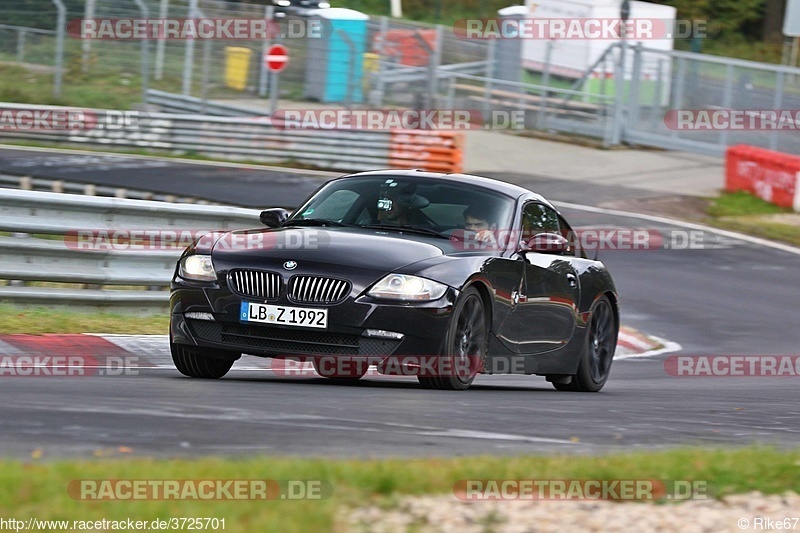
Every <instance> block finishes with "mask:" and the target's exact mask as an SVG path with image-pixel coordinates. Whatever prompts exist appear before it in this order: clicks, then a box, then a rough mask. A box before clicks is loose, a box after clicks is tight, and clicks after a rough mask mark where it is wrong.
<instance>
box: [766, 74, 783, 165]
mask: <svg viewBox="0 0 800 533" xmlns="http://www.w3.org/2000/svg"><path fill="white" fill-rule="evenodd" d="M784 80H785V76H784V74H783V72H778V73H777V75H776V78H775V96H774V97H773V99H772V109H775V110H778V109H780V108H781V106H782V105H783V83H784ZM769 149H770V150H777V149H778V130H777V129H774V130H772V132H770V134H769Z"/></svg>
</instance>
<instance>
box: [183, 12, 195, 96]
mask: <svg viewBox="0 0 800 533" xmlns="http://www.w3.org/2000/svg"><path fill="white" fill-rule="evenodd" d="M196 15H197V0H189V18H192V17H195V16H196ZM193 64H194V39H187V40H186V51H185V53H184V56H183V90H182V93H183V95H184V96H191V94H192V66H193Z"/></svg>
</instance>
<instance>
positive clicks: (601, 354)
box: [553, 296, 619, 392]
mask: <svg viewBox="0 0 800 533" xmlns="http://www.w3.org/2000/svg"><path fill="white" fill-rule="evenodd" d="M618 333H619V326H618V325H617V321H616V319H615V318H614V310H613V308H612V307H611V302H610V301H609V300H608V297H606V296H602V297H601V298H600V299H598V300H597V303H596V304H595V306H594V309H593V310H592V318H591V319H590V321H589V330H588V331H587V335H586V345H585V346H584V349H583V354H582V355H581V360H580V363H579V364H578V372H577V373H576V374H575V375H574V376H572V382H571V383H569V384H563V383H553V386H554V387H555V388H556V389H558V390H560V391H575V392H598V391H599V390H600V389H602V388H603V385H605V384H606V381H607V380H608V376H609V373H610V372H611V363H613V362H614V351H615V350H616V348H617V334H618Z"/></svg>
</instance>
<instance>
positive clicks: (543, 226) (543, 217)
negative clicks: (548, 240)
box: [522, 202, 561, 241]
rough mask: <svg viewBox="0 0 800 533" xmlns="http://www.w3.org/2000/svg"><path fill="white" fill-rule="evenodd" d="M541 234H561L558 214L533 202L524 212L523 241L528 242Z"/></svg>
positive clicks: (526, 206) (527, 205)
mask: <svg viewBox="0 0 800 533" xmlns="http://www.w3.org/2000/svg"><path fill="white" fill-rule="evenodd" d="M539 233H561V230H560V227H559V224H558V214H557V213H556V212H555V211H553V210H552V209H550V208H549V207H547V206H544V205H542V204H537V203H535V202H531V203H528V204H526V205H525V207H524V208H523V210H522V239H523V240H525V241H528V240H530V238H531V237H533V236H535V235H538V234H539Z"/></svg>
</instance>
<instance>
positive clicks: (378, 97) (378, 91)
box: [372, 16, 389, 107]
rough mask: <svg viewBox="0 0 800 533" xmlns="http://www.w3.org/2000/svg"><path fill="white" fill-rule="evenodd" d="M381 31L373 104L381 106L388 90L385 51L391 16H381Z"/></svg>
mask: <svg viewBox="0 0 800 533" xmlns="http://www.w3.org/2000/svg"><path fill="white" fill-rule="evenodd" d="M378 31H379V32H380V35H381V37H380V39H378V47H377V48H378V49H377V52H378V79H377V80H376V83H375V99H374V101H373V102H372V105H374V106H377V107H380V106H382V105H383V94H384V92H385V91H386V84H385V83H384V79H383V75H384V73H385V72H386V67H385V62H386V58H385V57H384V55H383V53H384V50H385V49H386V32H388V31H389V17H386V16H384V17H381V26H380V29H379V30H378Z"/></svg>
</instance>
